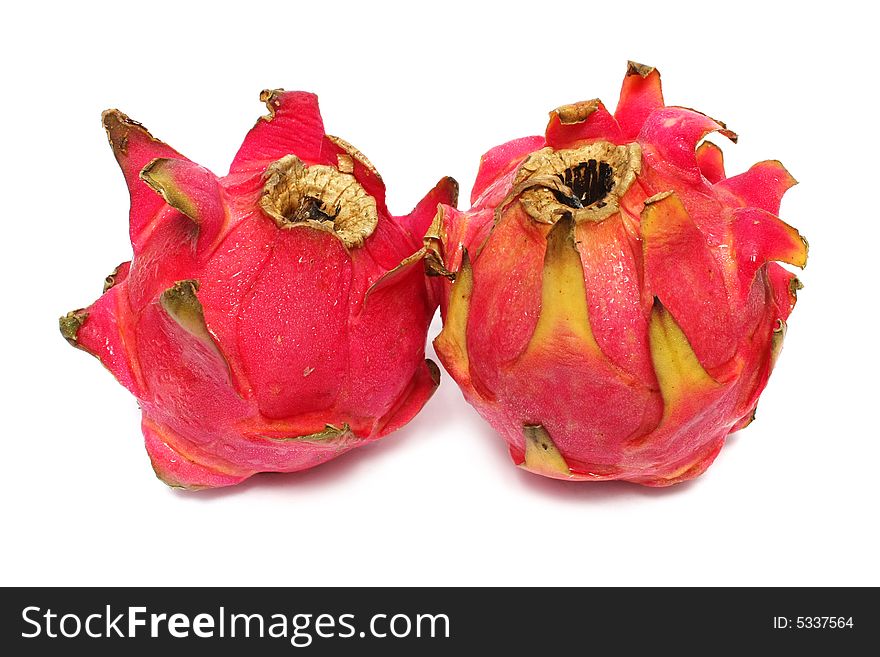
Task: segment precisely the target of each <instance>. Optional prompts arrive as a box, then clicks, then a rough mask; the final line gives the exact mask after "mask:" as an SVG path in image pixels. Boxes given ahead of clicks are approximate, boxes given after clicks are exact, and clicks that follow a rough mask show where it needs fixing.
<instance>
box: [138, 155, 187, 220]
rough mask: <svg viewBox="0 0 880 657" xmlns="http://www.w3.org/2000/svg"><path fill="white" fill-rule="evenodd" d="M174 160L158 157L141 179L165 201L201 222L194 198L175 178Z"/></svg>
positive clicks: (146, 168) (145, 168)
mask: <svg viewBox="0 0 880 657" xmlns="http://www.w3.org/2000/svg"><path fill="white" fill-rule="evenodd" d="M176 166H177V165H176V163H175V161H174V160H170V159H168V158H161V157H160V158H157V159H155V160H153V161H152V162H150V163H149V164H148V165H147V166H145V167H144V168H143V170H142V171H141V173H140V179H141V180H143V181H144V182H145V183H147V185H149V186H150V187H151V188H152V189H153V191H155V192H156V193H157V194H159V196H161V197H162V198H163V199H165V202H166V203H167V204H168V205H170V206H171V207H172V208H175V209H176V210H180V211H181V212H182V213H183V214H185V215H186V216H187V217H189V218H190V219H192V220H193V221H194V222H196V223H197V224H199V223H201V218H200V217H199V211H198V208H197V207H196V204H195V202H194V201H193V199H192V198H190V197H189V195H187V193H186V192H184V191H183V190H182V189H181V188H180V186H179V185H178V184H177V181H176V180H175V178H174V169H175V167H176Z"/></svg>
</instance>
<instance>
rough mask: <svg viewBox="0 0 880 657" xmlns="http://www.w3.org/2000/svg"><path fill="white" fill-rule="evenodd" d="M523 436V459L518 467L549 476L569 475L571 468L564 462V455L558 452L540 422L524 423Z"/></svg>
mask: <svg viewBox="0 0 880 657" xmlns="http://www.w3.org/2000/svg"><path fill="white" fill-rule="evenodd" d="M523 436H524V437H525V445H526V449H525V460H524V461H523V462H522V463H521V464H520V467H523V468H525V469H526V470H529V471H530V472H535V473H537V474H542V475H546V476H550V477H556V478H559V476H560V475H562V476H563V477H571V476H572V474H571V469H570V468H569V467H568V463H566V462H565V457H563V456H562V454H561V453H560V452H559V449H558V448H557V447H556V445H555V443H554V442H553V440H552V439H551V438H550V434H549V433H547V430H546V429H545V428H544V427H543V426H542V425H540V424H535V425H528V424H527V425H525V426H524V427H523Z"/></svg>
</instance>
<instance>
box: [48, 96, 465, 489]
mask: <svg viewBox="0 0 880 657" xmlns="http://www.w3.org/2000/svg"><path fill="white" fill-rule="evenodd" d="M261 100H262V101H264V102H265V103H266V105H267V107H268V109H269V114H268V115H267V116H264V117H261V118H260V119H259V120H258V121H257V123H256V125H255V126H254V128H253V129H252V130H251V131H250V132H249V133H248V135H247V137H246V138H245V140H244V143H243V145H242V146H241V148H240V150H239V151H238V154H237V155H236V156H235V159H234V160H233V162H232V166H231V169H230V172H229V174H228V175H227V176H225V177H223V178H218V177H217V176H215V175H214V174H213V173H211V172H210V171H208V170H207V169H205V168H203V167H201V166H199V165H197V164H194V163H193V162H191V161H189V160H188V159H186V158H185V157H183V156H182V155H180V154H179V153H177V152H176V151H175V150H173V149H172V148H170V147H169V146H167V145H165V144H164V143H162V142H161V141H159V140H157V139H155V138H154V137H152V136H151V135H150V133H149V132H147V130H146V129H145V128H144V127H143V126H142V125H141V124H139V123H136V122H135V121H132V120H131V119H129V118H128V117H127V116H125V115H124V114H122V113H121V112H119V111H117V110H109V111H107V112H105V113H104V115H103V122H104V127H105V129H106V131H107V135H108V138H109V141H110V145H111V146H112V148H113V153H114V155H115V156H116V159H117V161H118V162H119V165H120V167H121V168H122V172H123V174H124V176H125V180H126V183H127V185H128V188H129V192H130V195H131V214H130V237H131V243H132V247H133V250H134V258H133V260H132V261H131V262H126V263H124V264H122V265H120V266H119V267H118V268H116V270H115V271H114V272H113V273H112V274H111V275H110V276H109V277H108V278H107V280H106V282H105V286H104V294H103V295H102V296H101V297H100V298H99V299H98V300H97V301H96V302H95V303H93V304H92V305H91V306H89V307H88V308H85V309H82V310H76V311H74V312H71V313H68V314H67V315H66V316H65V317H62V318H61V321H60V325H61V332H62V334H63V335H64V336H65V337H66V338H67V339H68V341H69V342H71V343H72V344H73V345H74V346H76V347H78V348H80V349H83V350H85V351H87V352H89V353H91V354H92V355H94V356H97V357H98V359H100V361H101V362H102V363H103V364H104V365H105V366H106V367H107V369H109V370H110V371H111V372H112V373H113V375H114V376H115V377H116V378H117V379H118V380H119V381H120V383H122V384H123V385H124V386H125V387H126V388H128V390H129V391H131V393H132V394H134V395H135V397H137V399H138V402H139V404H140V407H141V409H142V412H143V422H142V429H143V434H144V438H145V441H146V448H147V452H148V454H149V457H150V460H151V462H152V465H153V468H154V470H155V471H156V474H157V475H158V476H159V478H160V479H162V480H163V481H164V482H165V483H167V484H169V485H171V486H175V487H184V488H206V487H218V486H228V485H232V484H236V483H238V482H240V481H242V480H243V479H245V478H247V477H249V476H251V475H253V474H255V473H257V472H263V471H273V472H292V471H296V470H302V469H305V468H309V467H312V466H314V465H318V464H320V463H323V462H325V461H327V460H329V459H332V458H333V457H335V456H338V455H339V454H342V453H344V452H346V451H348V450H350V449H352V448H354V447H356V446H359V445H362V444H364V443H366V442H368V441H372V440H375V439H377V438H379V437H381V436H384V435H386V434H388V433H390V432H391V431H394V430H395V429H397V428H399V427H401V426H402V425H404V424H405V423H406V422H408V421H409V420H410V419H411V418H412V417H413V416H414V415H415V414H416V413H417V412H418V411H419V410H420V409H421V408H422V406H423V405H424V404H425V402H426V401H427V400H428V398H429V397H430V396H431V394H432V393H433V392H434V390H435V388H436V387H437V384H438V380H439V372H438V369H437V367H436V365H434V363H432V362H431V361H426V360H425V357H424V356H425V354H424V349H425V342H426V337H427V330H428V324H429V322H430V320H431V318H432V316H433V314H434V311H435V310H436V306H437V298H436V297H437V294H436V292H435V291H434V290H433V289H432V287H431V285H429V284H428V283H426V279H425V276H424V267H423V265H422V264H421V262H420V259H421V257H422V255H423V254H424V250H423V249H421V247H422V236H423V235H424V234H425V231H426V230H427V228H428V226H429V224H430V222H431V219H432V217H433V216H434V214H435V213H436V211H437V207H438V203H440V202H443V203H447V204H453V205H454V204H455V203H456V197H457V189H458V187H457V184H456V182H455V181H454V180H453V179H451V178H444V179H442V180H441V181H440V182H439V183H438V184H437V186H436V187H434V189H433V190H432V191H430V192H429V193H428V195H427V196H425V198H424V199H423V200H422V201H420V202H419V203H418V205H417V206H416V208H415V209H414V210H413V211H412V213H410V214H409V215H407V216H404V217H400V218H398V217H393V216H391V215H390V214H389V212H388V209H387V207H386V205H385V187H384V183H383V182H382V178H381V177H380V176H379V174H378V172H377V171H376V169H375V168H374V167H373V166H372V164H371V163H370V162H369V160H367V158H366V157H364V155H363V154H361V153H360V152H359V151H358V150H356V149H355V148H354V147H352V146H351V145H350V144H348V143H347V142H345V141H343V140H342V139H339V138H337V137H333V136H330V135H327V134H325V133H324V126H323V122H322V119H321V115H320V113H319V110H318V101H317V98H316V97H315V96H314V95H313V94H309V93H302V92H284V91H282V90H275V91H264V92H263V94H262V96H261Z"/></svg>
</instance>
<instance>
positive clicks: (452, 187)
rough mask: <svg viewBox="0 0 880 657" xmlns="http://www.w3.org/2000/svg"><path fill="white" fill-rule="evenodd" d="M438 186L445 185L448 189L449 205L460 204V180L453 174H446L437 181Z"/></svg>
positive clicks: (445, 188)
mask: <svg viewBox="0 0 880 657" xmlns="http://www.w3.org/2000/svg"><path fill="white" fill-rule="evenodd" d="M437 186H438V187H441V186H442V187H443V188H444V190H445V191H446V195H447V198H448V199H449V205H451V206H452V207H453V208H454V207H456V206H457V205H458V193H459V190H460V186H459V184H458V181H457V180H456V179H455V178H453V177H452V176H445V177H444V178H442V179H441V180H440V182H439V183H437Z"/></svg>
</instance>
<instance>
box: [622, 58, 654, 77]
mask: <svg viewBox="0 0 880 657" xmlns="http://www.w3.org/2000/svg"><path fill="white" fill-rule="evenodd" d="M654 71H657V69H656V68H654V67H653V66H648V65H646V64H639V63H638V62H634V61H632V60H629V61H628V62H627V63H626V76H627V77H629V76H630V75H639V76H641V77H643V78H646V77H648V76H649V75H651V73H653V72H654ZM657 75H660V71H657Z"/></svg>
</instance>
